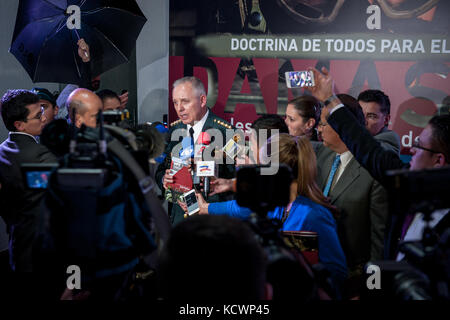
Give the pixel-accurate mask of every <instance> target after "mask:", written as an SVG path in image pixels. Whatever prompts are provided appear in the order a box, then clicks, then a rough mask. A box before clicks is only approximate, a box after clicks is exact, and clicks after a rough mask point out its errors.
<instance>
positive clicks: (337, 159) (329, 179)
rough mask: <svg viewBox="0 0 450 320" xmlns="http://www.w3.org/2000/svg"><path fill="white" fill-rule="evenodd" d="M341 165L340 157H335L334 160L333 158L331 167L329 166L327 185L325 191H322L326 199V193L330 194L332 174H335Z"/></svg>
mask: <svg viewBox="0 0 450 320" xmlns="http://www.w3.org/2000/svg"><path fill="white" fill-rule="evenodd" d="M340 164H341V156H340V155H338V154H337V155H336V158H334V161H333V165H332V166H331V171H330V176H329V177H328V181H327V185H326V186H325V189H324V190H323V195H324V196H325V197H328V193H329V192H330V188H331V184H332V183H333V178H334V174H335V173H336V170H337V168H338V167H339V165H340Z"/></svg>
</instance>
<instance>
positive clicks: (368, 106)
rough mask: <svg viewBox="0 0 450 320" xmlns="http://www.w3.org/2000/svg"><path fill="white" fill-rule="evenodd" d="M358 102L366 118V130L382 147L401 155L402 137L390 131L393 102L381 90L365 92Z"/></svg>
mask: <svg viewBox="0 0 450 320" xmlns="http://www.w3.org/2000/svg"><path fill="white" fill-rule="evenodd" d="M358 102H359V104H360V106H361V108H362V110H363V112H364V117H365V118H366V128H367V130H369V132H370V134H371V135H372V136H374V137H375V139H377V140H378V141H379V142H380V143H381V146H382V147H383V148H384V149H386V150H391V151H394V152H395V153H397V155H399V154H400V137H399V136H398V134H397V133H395V132H394V131H392V130H388V125H389V121H390V119H391V101H390V100H389V97H388V96H387V95H386V94H385V93H384V92H383V91H381V90H372V89H369V90H365V91H363V92H361V93H360V94H359V96H358Z"/></svg>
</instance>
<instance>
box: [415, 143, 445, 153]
mask: <svg viewBox="0 0 450 320" xmlns="http://www.w3.org/2000/svg"><path fill="white" fill-rule="evenodd" d="M412 148H416V149H422V150H425V151H428V152H431V153H442V152H440V151H435V150H432V149H428V148H425V147H422V146H421V145H420V144H419V142H415V143H414V144H413V145H412Z"/></svg>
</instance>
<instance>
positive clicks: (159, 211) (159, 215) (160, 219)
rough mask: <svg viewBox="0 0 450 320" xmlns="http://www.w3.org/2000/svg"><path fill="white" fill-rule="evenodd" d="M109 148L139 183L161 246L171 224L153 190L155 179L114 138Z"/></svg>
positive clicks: (165, 239) (167, 235) (166, 237)
mask: <svg viewBox="0 0 450 320" xmlns="http://www.w3.org/2000/svg"><path fill="white" fill-rule="evenodd" d="M108 150H110V151H111V152H112V153H114V155H115V156H117V157H118V158H119V159H120V160H121V161H122V162H123V163H124V164H125V166H126V167H127V168H128V169H129V170H130V172H131V173H132V174H133V175H134V177H135V178H136V180H137V181H138V183H139V186H140V188H141V191H142V194H143V196H144V199H145V201H146V202H147V205H148V207H149V209H150V210H151V213H152V217H153V220H154V223H155V226H156V231H157V233H158V236H159V237H158V240H157V241H158V242H159V247H161V246H162V245H163V243H164V242H165V241H167V239H168V237H169V234H170V230H171V225H170V222H169V217H168V215H167V213H166V212H165V210H164V208H163V207H162V205H161V202H160V200H159V199H158V197H157V196H156V194H155V193H154V192H153V188H154V185H155V181H154V180H153V178H151V177H150V176H147V175H146V174H145V172H144V170H142V168H141V167H140V166H139V164H138V163H137V162H136V160H135V159H134V158H133V156H132V155H131V154H130V153H129V152H128V151H127V150H126V149H125V148H124V146H123V145H122V144H121V143H120V142H119V141H118V140H117V139H113V140H112V141H110V142H109V143H108Z"/></svg>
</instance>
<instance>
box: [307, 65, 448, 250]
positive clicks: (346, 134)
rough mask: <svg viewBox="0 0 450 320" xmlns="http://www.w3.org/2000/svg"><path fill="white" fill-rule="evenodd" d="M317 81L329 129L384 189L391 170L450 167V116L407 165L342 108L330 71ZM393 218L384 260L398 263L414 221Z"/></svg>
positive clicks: (432, 124)
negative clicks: (401, 243)
mask: <svg viewBox="0 0 450 320" xmlns="http://www.w3.org/2000/svg"><path fill="white" fill-rule="evenodd" d="M314 79H315V84H316V86H315V87H314V88H313V89H312V93H313V95H314V96H315V97H316V98H317V99H318V100H320V101H324V104H325V105H326V107H325V108H324V109H323V110H322V113H323V115H324V118H325V119H326V121H327V123H328V125H329V126H331V127H332V128H333V130H335V132H336V133H337V134H338V135H339V137H340V139H342V141H343V142H344V143H345V145H346V146H347V148H348V149H349V150H350V151H351V153H352V154H353V155H354V157H355V158H356V160H357V161H358V162H359V163H360V164H361V165H362V166H363V167H364V168H365V169H366V170H367V171H368V172H370V174H371V176H373V177H374V178H375V179H376V180H377V181H379V182H380V183H381V184H382V185H387V184H388V181H387V179H386V171H388V170H395V169H402V168H409V169H410V170H423V169H431V168H442V167H447V166H449V165H450V115H448V114H447V115H437V116H434V117H433V118H431V119H430V121H429V122H428V125H427V126H426V127H425V128H424V130H423V131H422V132H421V133H420V135H419V138H418V141H417V142H416V143H415V144H414V146H413V147H412V148H411V151H410V152H411V154H412V157H411V161H410V163H409V164H408V165H407V164H405V163H403V162H402V160H401V159H400V157H399V156H398V155H397V154H395V153H394V152H391V151H389V150H385V149H384V148H383V147H382V145H381V144H380V143H379V142H378V141H377V139H374V137H372V135H371V134H370V132H369V131H367V130H365V128H364V126H362V125H361V124H360V123H358V121H357V120H356V119H355V117H354V115H352V114H351V112H349V110H348V109H347V108H343V107H342V104H341V101H340V99H339V98H338V97H337V96H335V95H334V81H333V79H332V78H331V76H330V75H329V74H328V70H326V69H325V68H322V72H319V71H318V70H315V69H314ZM447 215H448V214H447ZM445 216H446V215H440V221H434V222H435V223H436V226H438V225H439V224H440V223H447V224H448V221H449V219H448V218H446V219H444V217H445ZM390 217H391V219H390V221H389V226H388V228H389V232H388V234H387V238H386V242H385V254H384V257H385V258H386V259H395V257H396V256H397V249H398V243H399V240H401V239H402V235H403V234H404V233H405V232H403V231H406V232H407V230H408V229H409V224H410V223H411V222H413V221H412V219H408V217H405V216H402V215H400V214H399V213H391V214H390ZM410 218H411V217H410ZM412 218H414V217H412ZM416 220H417V219H416ZM434 220H435V219H434ZM440 229H443V230H445V227H442V224H441V225H440ZM422 230H423V229H422Z"/></svg>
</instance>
